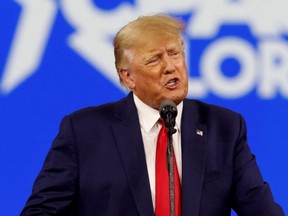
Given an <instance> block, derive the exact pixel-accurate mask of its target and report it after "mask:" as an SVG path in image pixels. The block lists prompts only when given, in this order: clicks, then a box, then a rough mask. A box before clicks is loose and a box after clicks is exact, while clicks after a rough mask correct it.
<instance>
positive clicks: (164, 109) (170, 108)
mask: <svg viewBox="0 0 288 216" xmlns="http://www.w3.org/2000/svg"><path fill="white" fill-rule="evenodd" d="M159 113H160V116H161V117H162V118H163V119H166V118H167V116H168V115H171V117H172V118H175V117H176V116H177V113H178V112H177V107H176V104H175V103H174V102H173V101H172V100H169V99H165V100H163V101H162V102H161V104H160V106H159Z"/></svg>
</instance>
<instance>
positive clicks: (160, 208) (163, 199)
mask: <svg viewBox="0 0 288 216" xmlns="http://www.w3.org/2000/svg"><path fill="white" fill-rule="evenodd" d="M159 122H160V123H161V124H162V128H161V130H160V132H159V135H158V140H157V148H156V175H155V176H156V198H155V200H156V201H155V216H170V196H169V173H168V168H167V161H168V159H167V148H168V133H167V129H166V127H165V125H164V121H163V119H162V118H160V119H159ZM173 163H174V182H175V193H174V196H175V216H180V215H181V186H180V179H179V174H178V169H177V165H176V160H175V156H174V162H173Z"/></svg>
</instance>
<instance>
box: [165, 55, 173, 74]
mask: <svg viewBox="0 0 288 216" xmlns="http://www.w3.org/2000/svg"><path fill="white" fill-rule="evenodd" d="M163 66H164V74H171V73H173V72H174V71H175V66H174V62H173V59H172V58H171V57H170V56H169V55H164V56H163Z"/></svg>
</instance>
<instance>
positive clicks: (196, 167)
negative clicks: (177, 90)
mask: <svg viewBox="0 0 288 216" xmlns="http://www.w3.org/2000/svg"><path fill="white" fill-rule="evenodd" d="M199 113H200V112H199V110H198V104H197V102H195V101H189V100H185V101H184V106H183V114H182V125H181V144H182V215H183V216H186V215H187V216H188V215H189V216H196V215H199V207H200V201H201V200H200V199H201V193H202V185H203V177H204V171H205V162H206V147H207V141H206V137H207V130H206V125H205V124H203V123H202V122H203V120H202V117H201V115H200V114H199Z"/></svg>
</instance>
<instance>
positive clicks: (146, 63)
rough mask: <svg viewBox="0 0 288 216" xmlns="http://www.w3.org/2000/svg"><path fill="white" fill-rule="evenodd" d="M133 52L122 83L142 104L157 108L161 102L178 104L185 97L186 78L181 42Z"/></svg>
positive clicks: (169, 42) (166, 43)
mask: <svg viewBox="0 0 288 216" xmlns="http://www.w3.org/2000/svg"><path fill="white" fill-rule="evenodd" d="M132 53H133V57H132V60H131V63H130V65H129V67H128V69H127V70H125V71H126V72H125V73H126V77H125V78H124V80H126V82H125V84H127V86H128V87H129V88H130V89H131V90H132V91H133V92H134V94H136V95H137V96H138V97H139V98H140V99H141V100H142V101H143V102H144V103H146V104H148V105H149V106H151V107H153V108H155V109H158V108H159V105H160V103H161V102H162V100H164V99H171V100H172V101H174V103H176V104H179V103H180V102H181V101H182V100H183V99H184V98H185V97H186V95H187V91H188V77H187V68H186V64H185V56H184V51H183V47H182V44H181V41H180V40H177V39H174V40H168V41H167V42H163V41H161V42H160V43H152V44H151V43H149V44H148V45H145V46H144V47H143V46H142V47H138V48H135V49H133V51H132Z"/></svg>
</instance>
